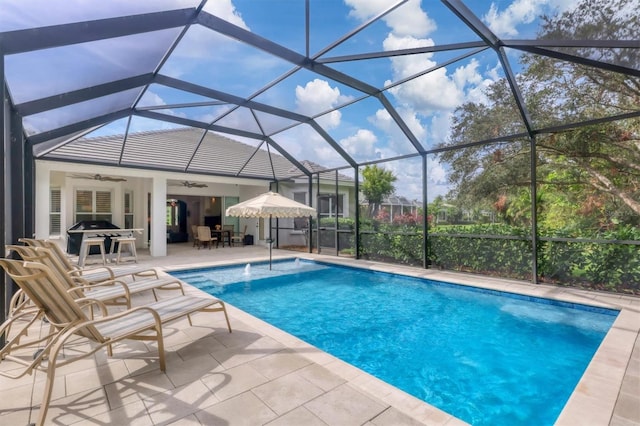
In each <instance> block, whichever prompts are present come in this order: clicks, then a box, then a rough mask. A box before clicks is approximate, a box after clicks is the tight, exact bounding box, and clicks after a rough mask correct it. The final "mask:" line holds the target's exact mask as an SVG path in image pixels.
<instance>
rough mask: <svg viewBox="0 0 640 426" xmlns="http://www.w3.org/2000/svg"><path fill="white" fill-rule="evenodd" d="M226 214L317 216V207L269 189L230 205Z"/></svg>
mask: <svg viewBox="0 0 640 426" xmlns="http://www.w3.org/2000/svg"><path fill="white" fill-rule="evenodd" d="M226 214H227V216H236V217H258V218H259V217H262V218H269V219H271V218H272V217H276V218H285V217H304V216H315V215H316V209H314V208H313V207H309V206H307V205H305V204H302V203H298V202H297V201H293V200H292V199H290V198H287V197H284V196H282V195H280V194H278V193H276V192H271V191H269V192H266V193H264V194H260V195H258V196H257V197H254V198H251V199H249V200H246V201H243V202H241V203H238V204H236V205H234V206H231V207H229V208H228V209H227V211H226ZM271 243H272V241H271V240H269V269H271Z"/></svg>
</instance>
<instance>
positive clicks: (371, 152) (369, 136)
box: [339, 129, 378, 160]
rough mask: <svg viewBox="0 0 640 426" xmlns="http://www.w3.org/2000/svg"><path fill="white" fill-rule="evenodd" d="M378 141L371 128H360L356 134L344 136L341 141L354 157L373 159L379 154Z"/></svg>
mask: <svg viewBox="0 0 640 426" xmlns="http://www.w3.org/2000/svg"><path fill="white" fill-rule="evenodd" d="M377 141H378V138H377V137H376V135H375V134H374V133H373V132H372V131H371V130H367V129H359V130H358V131H357V132H356V134H355V135H351V136H349V137H347V138H344V139H342V140H340V141H339V143H340V145H341V146H342V147H343V148H344V150H345V151H347V153H348V154H349V155H351V156H352V157H354V158H358V159H367V160H371V159H373V158H377V156H378V152H377V151H376V142H377Z"/></svg>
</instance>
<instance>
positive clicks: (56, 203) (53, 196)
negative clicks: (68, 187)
mask: <svg viewBox="0 0 640 426" xmlns="http://www.w3.org/2000/svg"><path fill="white" fill-rule="evenodd" d="M61 211H62V191H60V188H51V191H50V195H49V235H60V227H61V222H60V220H61Z"/></svg>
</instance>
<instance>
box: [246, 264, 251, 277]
mask: <svg viewBox="0 0 640 426" xmlns="http://www.w3.org/2000/svg"><path fill="white" fill-rule="evenodd" d="M244 275H251V264H250V263H247V266H245V267H244Z"/></svg>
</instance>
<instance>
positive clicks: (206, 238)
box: [198, 226, 218, 250]
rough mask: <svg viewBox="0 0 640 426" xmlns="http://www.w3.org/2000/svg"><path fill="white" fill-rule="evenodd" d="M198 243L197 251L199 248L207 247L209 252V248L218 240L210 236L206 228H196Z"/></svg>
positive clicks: (209, 231)
mask: <svg viewBox="0 0 640 426" xmlns="http://www.w3.org/2000/svg"><path fill="white" fill-rule="evenodd" d="M198 241H199V242H200V244H199V245H198V249H200V246H209V250H211V246H212V245H213V243H214V242H215V241H218V238H216V237H213V236H211V228H209V227H208V226H198Z"/></svg>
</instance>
